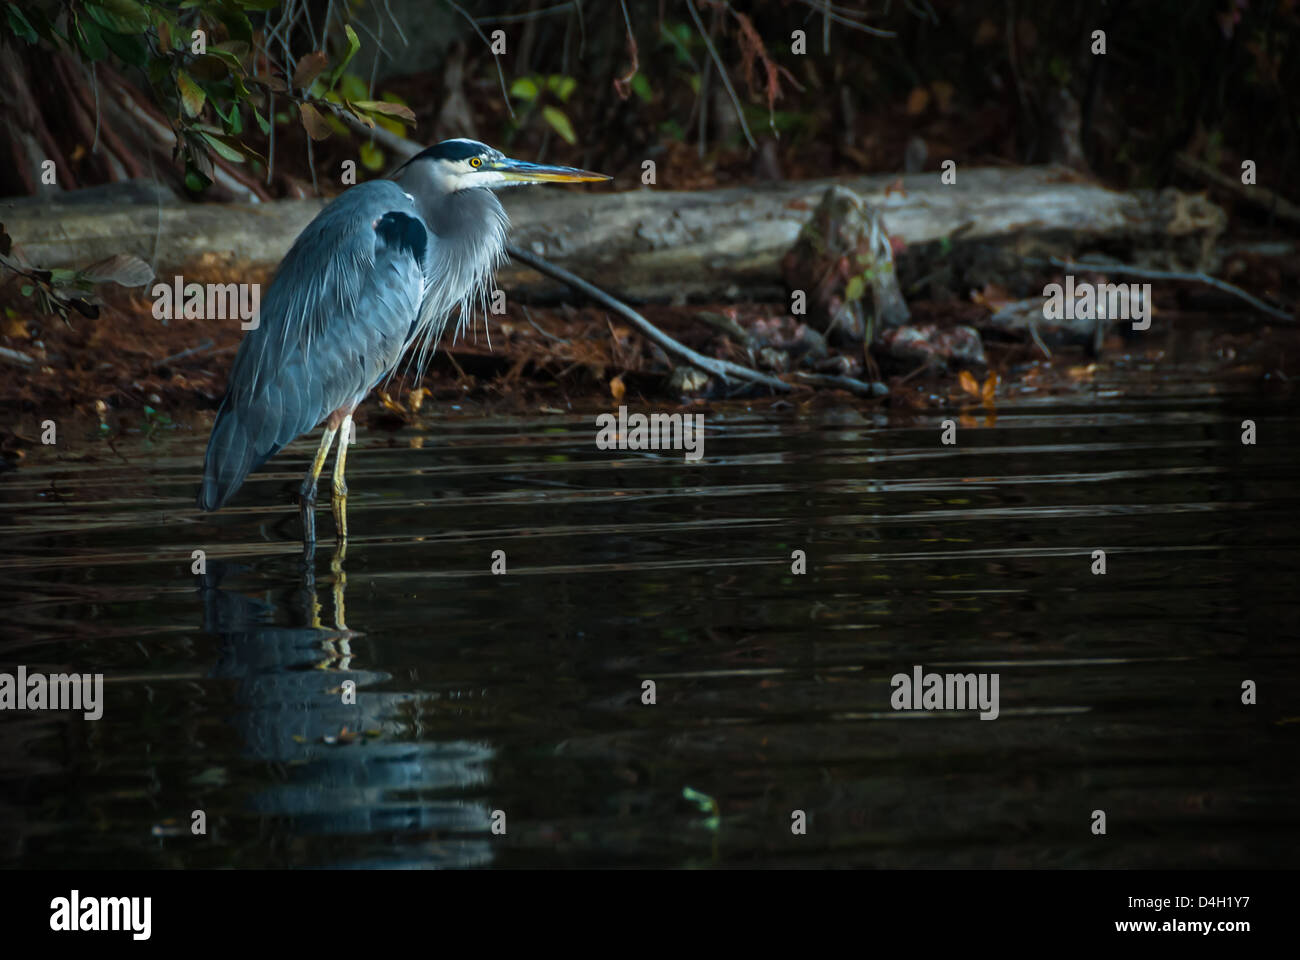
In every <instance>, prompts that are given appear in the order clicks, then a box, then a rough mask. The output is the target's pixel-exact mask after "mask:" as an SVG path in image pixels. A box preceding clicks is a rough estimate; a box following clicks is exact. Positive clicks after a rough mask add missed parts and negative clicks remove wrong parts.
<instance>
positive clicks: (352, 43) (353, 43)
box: [330, 24, 361, 90]
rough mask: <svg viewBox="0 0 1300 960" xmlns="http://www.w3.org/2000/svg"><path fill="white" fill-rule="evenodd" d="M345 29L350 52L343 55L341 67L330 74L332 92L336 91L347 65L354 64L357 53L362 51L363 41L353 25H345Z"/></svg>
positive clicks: (340, 62)
mask: <svg viewBox="0 0 1300 960" xmlns="http://www.w3.org/2000/svg"><path fill="white" fill-rule="evenodd" d="M343 29H344V31H345V32H346V33H347V35H348V52H347V53H345V54H344V55H343V59H342V60H341V61H339V65H338V66H337V67H335V68H334V71H333V72H332V73H331V74H330V89H331V90H333V89H334V84H336V83H338V82H339V77H341V76H343V71H344V70H345V69H347V65H348V64H349V63H351V62H352V58H353V57H355V56H356V55H357V51H358V50H360V49H361V40H360V38H358V37H357V32H356V31H355V30H353V29H352V26H351V24H345V25H344V27H343Z"/></svg>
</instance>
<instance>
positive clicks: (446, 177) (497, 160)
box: [393, 140, 611, 193]
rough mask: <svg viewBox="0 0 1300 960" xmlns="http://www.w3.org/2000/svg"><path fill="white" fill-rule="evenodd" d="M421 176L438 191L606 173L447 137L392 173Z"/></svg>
mask: <svg viewBox="0 0 1300 960" xmlns="http://www.w3.org/2000/svg"><path fill="white" fill-rule="evenodd" d="M410 178H418V179H419V180H420V181H421V182H422V183H423V184H425V185H427V186H429V187H432V188H433V190H434V191H436V192H439V193H455V192H457V191H458V190H473V189H476V188H486V189H498V188H500V187H516V186H522V185H524V184H529V183H593V182H597V181H600V180H609V179H611V178H610V177H607V176H606V175H605V174H603V173H592V172H591V171H589V170H579V169H577V168H576V167H557V166H551V165H548V164H543V163H529V162H528V161H527V160H515V159H513V158H511V157H507V156H506V155H505V154H503V153H502V152H501V151H500V150H496V149H494V148H492V147H489V146H488V145H487V144H485V143H479V142H478V141H477V140H444V141H442V143H436V144H434V145H433V146H432V147H429V148H428V149H427V150H422V151H421V152H420V153H417V154H416V155H415V156H414V157H412V158H411V159H410V160H408V161H407V162H406V163H405V164H403V165H402V167H401V168H400V169H399V170H398V171H397V172H396V173H395V174H394V175H393V179H394V180H397V181H399V182H401V181H403V180H405V179H410Z"/></svg>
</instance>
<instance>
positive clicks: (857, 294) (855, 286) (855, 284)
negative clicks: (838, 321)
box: [844, 274, 867, 301]
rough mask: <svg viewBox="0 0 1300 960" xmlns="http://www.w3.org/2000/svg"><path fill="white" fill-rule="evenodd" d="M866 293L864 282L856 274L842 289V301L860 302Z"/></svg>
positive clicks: (859, 275)
mask: <svg viewBox="0 0 1300 960" xmlns="http://www.w3.org/2000/svg"><path fill="white" fill-rule="evenodd" d="M866 291H867V283H866V281H865V280H863V279H862V275H861V274H856V275H854V276H852V277H850V278H849V283H848V286H846V287H845V288H844V299H845V300H849V301H854V300H861V299H862V295H863V294H864V293H866Z"/></svg>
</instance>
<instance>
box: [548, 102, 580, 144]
mask: <svg viewBox="0 0 1300 960" xmlns="http://www.w3.org/2000/svg"><path fill="white" fill-rule="evenodd" d="M542 116H543V117H544V118H545V119H546V122H547V123H549V124H550V125H551V128H552V129H554V130H555V132H556V133H558V134H559V135H560V136H561V137H563V138H564V142H565V143H571V144H572V143H577V142H578V136H577V134H575V133H574V132H573V124H571V123H570V122H569V118H568V117H566V116H565V115H564V111H562V110H560V109H558V108H557V107H542Z"/></svg>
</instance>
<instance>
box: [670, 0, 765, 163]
mask: <svg viewBox="0 0 1300 960" xmlns="http://www.w3.org/2000/svg"><path fill="white" fill-rule="evenodd" d="M686 9H687V10H689V11H690V12H691V19H692V20H694V21H695V28H696V29H697V30H699V31H700V36H701V37H703V38H704V45H705V46H706V47H708V48H709V56H710V57H712V58H713V65H714V66H716V67H717V68H718V73H720V74H721V75H722V85H723V86H724V87H726V88H727V96H729V97H731V104H732V106H734V107H735V108H736V119H738V120H739V121H740V129H741V130H743V131H744V132H745V139H746V140H748V141H749V148H750V149H751V150H757V149H758V144H757V143H756V142H755V141H754V135H753V134H752V133H750V132H749V124H748V123H746V122H745V110H744V108H743V107H742V106H741V105H740V98H739V97H737V96H736V90H735V88H734V87H732V85H731V78H730V77H729V76H727V68H726V67H724V66H723V65H722V58H721V57H720V56H718V49H717V47H715V46H714V45H713V39H712V38H711V37H710V36H709V33H708V31H707V30H705V29H704V21H703V20H701V19H700V12H699V11H698V10H696V9H695V0H686Z"/></svg>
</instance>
